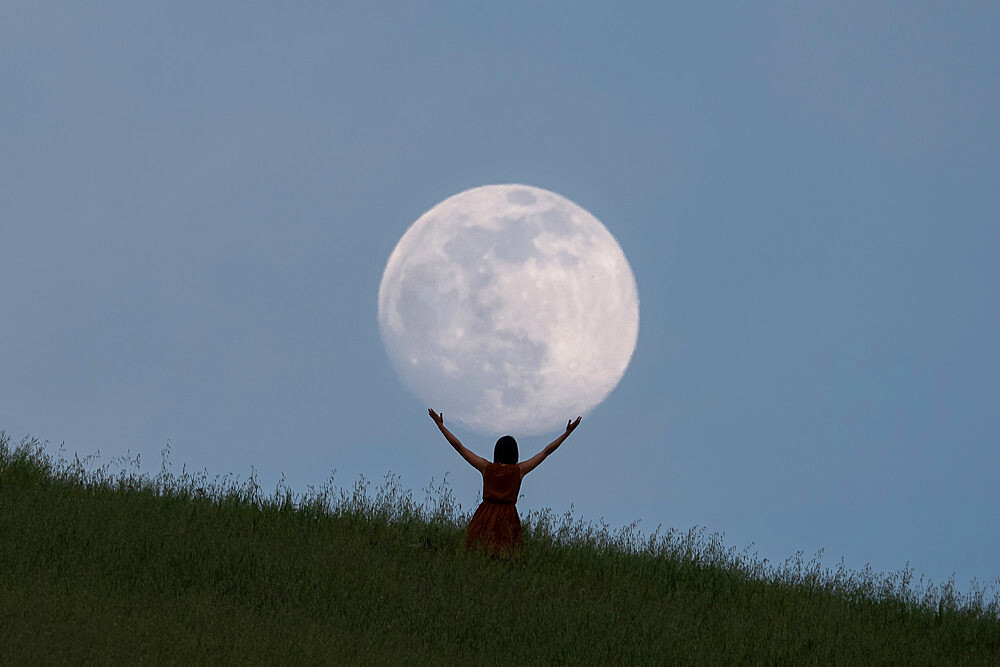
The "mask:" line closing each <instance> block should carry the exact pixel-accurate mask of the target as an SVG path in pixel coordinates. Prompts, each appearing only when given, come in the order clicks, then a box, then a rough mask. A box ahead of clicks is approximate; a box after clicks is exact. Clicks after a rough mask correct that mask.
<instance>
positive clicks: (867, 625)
mask: <svg viewBox="0 0 1000 667" xmlns="http://www.w3.org/2000/svg"><path fill="white" fill-rule="evenodd" d="M139 464H140V461H139V458H138V456H137V457H136V458H135V459H119V460H116V461H111V462H108V463H104V464H99V461H98V460H97V458H96V457H88V458H84V459H80V458H79V457H77V456H74V457H73V458H72V459H67V458H66V457H65V453H64V452H63V451H62V450H61V449H60V450H59V452H57V455H56V456H55V457H53V456H51V455H50V454H49V453H47V452H46V450H45V447H44V445H43V443H41V442H39V441H38V440H37V439H32V438H27V439H24V440H22V441H21V442H20V443H18V444H17V445H13V444H12V443H11V439H10V437H9V436H8V435H7V434H6V433H5V432H3V431H0V637H2V638H3V640H2V641H0V663H3V664H17V663H20V662H23V661H25V660H27V661H30V662H63V661H67V660H68V661H73V662H80V661H90V660H93V661H98V662H108V661H129V662H132V661H156V662H187V661H198V662H216V661H221V662H237V661H238V662H246V661H251V662H263V663H279V662H280V663H286V662H318V663H334V662H337V663H340V662H344V661H348V662H363V663H379V664H380V663H389V662H398V661H400V660H403V661H407V662H416V663H420V662H434V663H446V664H448V663H450V664H466V663H469V662H475V663H482V664H507V663H511V662H527V663H552V662H556V663H565V662H573V663H577V662H582V663H607V662H614V663H618V662H624V663H635V664H662V663H663V662H664V661H668V662H669V661H674V662H684V663H688V662H694V661H697V662H751V663H758V662H764V663H789V664H793V663H794V664H799V663H816V662H819V663H838V664H843V663H857V662H864V663H870V662H893V663H900V662H908V663H909V662H917V663H921V664H925V663H941V664H956V663H967V664H997V663H998V662H1000V592H997V591H996V590H995V587H989V588H988V587H984V586H981V585H979V584H978V583H975V582H973V584H972V586H971V588H970V590H969V592H967V593H961V592H959V591H957V590H956V587H955V585H954V581H952V580H949V581H947V582H944V583H943V584H935V583H932V582H929V581H925V580H924V579H923V578H917V579H916V580H915V577H914V572H913V570H912V569H909V568H907V569H904V570H903V571H902V572H898V573H888V574H885V573H876V572H873V571H872V570H871V569H870V568H866V569H864V570H862V571H851V570H848V569H846V568H845V567H844V565H843V562H841V564H840V566H839V567H837V568H828V567H824V566H823V565H822V564H821V554H817V555H816V557H814V558H812V559H810V560H807V559H806V558H805V557H804V556H803V554H801V553H799V554H796V555H795V556H793V557H791V558H789V559H788V560H786V561H784V562H782V563H770V562H768V561H767V560H764V559H760V558H759V557H758V556H757V555H756V554H754V553H751V552H750V551H749V550H744V551H736V550H735V549H733V548H731V547H727V546H726V545H725V543H724V540H723V537H722V536H721V535H718V534H711V533H708V532H707V531H705V530H704V529H691V530H687V531H677V530H673V529H671V530H667V531H660V530H657V531H655V532H653V533H652V534H651V535H643V534H642V533H641V532H640V531H639V530H638V528H637V526H636V525H635V524H633V525H630V526H626V527H624V528H620V529H612V528H611V527H610V526H608V525H607V524H605V523H598V524H594V523H590V522H584V521H581V520H578V519H576V518H575V517H574V516H573V514H572V512H569V513H566V514H563V515H556V514H553V513H552V512H550V511H541V512H527V513H525V514H524V515H523V516H522V523H523V527H524V538H525V540H524V549H523V551H522V552H521V554H520V555H519V556H518V557H515V558H506V559H500V560H491V559H489V558H486V557H483V556H480V555H478V554H468V553H466V552H465V550H464V531H465V525H466V523H467V521H468V519H469V512H468V511H466V510H464V509H463V508H462V506H461V505H460V503H459V502H457V501H456V499H455V497H454V495H453V493H452V490H451V489H450V487H449V486H448V485H447V482H446V480H443V481H441V482H440V483H437V484H435V483H433V482H432V483H431V484H430V485H429V486H428V487H427V488H426V489H424V494H423V495H424V498H423V500H422V501H417V500H415V499H414V497H413V493H412V491H410V490H408V489H405V488H403V486H402V485H401V483H400V479H399V478H398V477H397V476H395V475H392V474H391V473H390V474H387V475H386V477H385V479H384V480H383V482H382V484H381V485H380V486H378V487H377V488H374V489H373V488H372V486H373V485H372V484H371V482H370V481H368V480H366V479H365V478H363V477H362V478H361V479H359V480H358V481H357V482H355V483H354V484H353V486H351V487H350V488H348V489H344V488H341V487H338V486H337V485H336V484H335V483H334V481H333V478H332V477H331V479H330V480H328V481H327V482H326V483H325V484H323V485H321V486H319V487H310V488H308V489H307V490H306V491H305V492H303V493H295V492H294V491H293V490H292V489H290V488H288V486H287V485H285V484H284V483H283V482H282V483H279V484H278V485H277V488H276V489H275V490H274V491H273V492H271V493H265V492H264V491H263V490H262V489H261V488H260V486H259V484H258V480H257V478H256V475H255V474H251V476H250V477H249V478H248V479H246V480H240V479H239V478H238V477H233V476H225V477H215V478H209V477H208V476H207V474H205V473H200V474H191V473H188V472H187V471H186V469H182V470H181V472H180V474H174V473H173V472H172V471H171V466H170V464H169V452H168V451H164V453H163V461H162V464H161V470H160V472H159V474H157V475H152V476H151V475H145V474H142V473H140V472H139V468H140V465H139Z"/></svg>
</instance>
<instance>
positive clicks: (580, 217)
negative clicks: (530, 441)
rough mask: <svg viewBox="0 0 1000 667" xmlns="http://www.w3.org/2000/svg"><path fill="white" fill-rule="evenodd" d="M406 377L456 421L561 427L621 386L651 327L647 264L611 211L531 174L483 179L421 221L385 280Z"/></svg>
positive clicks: (534, 429) (474, 425) (387, 308)
mask: <svg viewBox="0 0 1000 667" xmlns="http://www.w3.org/2000/svg"><path fill="white" fill-rule="evenodd" d="M378 321H379V328H380V330H381V333H382V341H383V342H384V344H385V348H386V350H387V352H388V354H389V358H390V359H391V360H392V363H393V365H394V366H395V368H396V371H397V372H398V373H399V375H400V377H401V378H402V380H403V382H404V384H406V385H407V386H408V387H409V388H410V390H412V391H413V392H414V393H415V394H416V395H417V396H418V397H419V398H420V399H422V400H423V401H424V402H425V403H426V404H427V406H428V407H432V408H434V409H436V410H438V411H440V412H443V413H444V415H445V419H446V423H447V422H448V421H458V422H459V423H461V424H463V425H464V426H466V427H468V428H470V429H472V430H475V431H478V432H481V433H490V434H501V433H512V434H515V435H520V434H524V435H531V434H536V433H542V432H545V431H555V430H558V429H561V428H563V427H564V426H565V424H566V420H567V419H570V418H575V417H576V416H577V415H585V414H587V413H588V412H589V411H590V410H591V409H593V408H594V407H595V406H596V405H598V404H599V403H600V402H601V401H603V400H604V399H605V398H606V397H607V395H608V394H609V393H611V391H612V390H613V389H614V388H615V386H617V384H618V382H619V381H620V380H621V378H622V376H623V375H624V373H625V369H626V368H628V364H629V360H630V359H631V358H632V352H633V350H634V349H635V343H636V339H637V337H638V335H639V297H638V291H637V289H636V284H635V277H634V276H633V275H632V269H631V267H629V264H628V260H626V259H625V253H623V252H622V249H621V246H619V245H618V242H617V241H616V240H615V238H614V237H613V236H612V235H611V233H610V232H609V231H608V230H607V228H606V227H605V226H604V225H603V224H601V222H600V220H598V219H597V218H595V217H594V216H593V215H591V214H590V213H588V212H587V211H585V210H584V209H583V208H581V207H580V206H578V205H576V204H574V203H573V202H571V201H570V200H568V199H566V198H565V197H562V196H560V195H557V194H555V193H554V192H549V191H548V190H543V189H541V188H536V187H532V186H528V185H484V186H482V187H478V188H473V189H472V190H466V191H465V192H461V193H459V194H457V195H454V196H452V197H449V198H448V199H445V200H444V201H443V202H441V203H440V204H438V205H437V206H435V207H434V208H432V209H431V210H429V211H427V212H426V213H424V214H423V215H422V216H420V218H419V219H417V221H416V222H414V223H413V224H412V225H411V226H410V228H409V229H407V230H406V233H405V234H403V237H402V238H401V239H400V240H399V243H397V244H396V248H395V249H394V250H393V251H392V254H391V255H390V256H389V261H388V263H387V264H386V267H385V272H384V273H383V274H382V282H381V284H380V285H379V291H378Z"/></svg>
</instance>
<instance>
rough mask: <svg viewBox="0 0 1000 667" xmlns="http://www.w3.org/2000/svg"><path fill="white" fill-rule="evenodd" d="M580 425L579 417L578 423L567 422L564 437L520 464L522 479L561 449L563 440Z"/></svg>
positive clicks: (560, 437) (561, 436)
mask: <svg viewBox="0 0 1000 667" xmlns="http://www.w3.org/2000/svg"><path fill="white" fill-rule="evenodd" d="M579 425H580V417H577V418H576V421H568V422H566V431H565V432H564V433H563V434H562V435H560V436H559V437H558V438H556V439H555V440H553V441H552V442H550V443H549V444H547V445H545V449H543V450H542V451H540V452H538V453H537V454H535V455H534V456H532V457H531V458H530V459H528V460H527V461H522V462H521V463H518V464H517V465H518V467H519V468H520V469H521V477H524V476H525V475H527V474H528V473H529V472H531V471H532V470H534V469H535V468H537V467H538V464H539V463H541V462H542V461H544V460H545V459H546V458H547V457H548V455H549V454H551V453H552V452H554V451H556V450H557V449H559V445H561V444H563V440H565V439H566V438H568V437H569V434H570V433H572V432H573V431H574V429H576V427H577V426H579Z"/></svg>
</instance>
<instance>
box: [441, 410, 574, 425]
mask: <svg viewBox="0 0 1000 667" xmlns="http://www.w3.org/2000/svg"><path fill="white" fill-rule="evenodd" d="M427 414H429V415H430V416H431V419H433V420H434V423H435V424H437V425H438V426H444V415H443V414H440V415H439V414H438V413H436V412H434V410H432V409H431V408H427ZM577 421H580V420H579V419H577Z"/></svg>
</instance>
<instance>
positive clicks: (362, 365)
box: [0, 2, 1000, 584]
mask: <svg viewBox="0 0 1000 667" xmlns="http://www.w3.org/2000/svg"><path fill="white" fill-rule="evenodd" d="M703 4H704V3H692V6H691V7H688V8H672V9H668V8H664V7H663V6H662V5H661V3H649V4H634V5H628V6H616V5H608V4H606V3H601V4H596V3H563V4H555V3H551V4H544V5H542V6H536V4H535V3H488V4H487V3H476V4H473V3H432V4H419V3H402V4H400V5H395V6H394V5H393V4H391V3H357V4H355V5H350V4H347V3H292V4H291V5H288V4H285V5H281V6H278V5H270V4H267V3H194V2H191V3H128V2H117V3H116V2H104V3H93V4H91V5H89V6H84V5H81V4H79V3H36V2H7V3H4V5H3V7H2V8H0V43H2V44H3V45H4V56H3V58H2V59H0V90H2V91H3V94H2V95H0V118H2V123H0V428H4V429H6V430H7V431H8V432H10V433H12V434H13V435H14V436H15V437H21V436H23V435H26V434H32V435H36V436H38V437H40V438H42V439H45V440H49V441H50V443H52V445H53V447H54V446H55V445H57V444H58V443H60V442H65V444H66V447H67V449H68V450H70V451H71V452H72V451H77V452H80V453H81V454H86V453H90V452H94V451H96V450H100V452H101V455H102V458H104V459H107V458H110V457H113V456H117V455H120V454H124V453H125V452H126V451H131V452H132V453H133V454H134V453H136V452H140V453H141V455H142V458H143V460H144V461H145V463H146V465H147V467H148V468H149V469H151V470H155V469H158V466H159V457H160V450H161V449H162V448H163V447H164V445H165V444H166V443H167V442H168V441H169V443H170V447H171V451H172V459H173V461H174V463H175V465H176V466H178V467H179V465H180V464H187V465H188V467H189V469H195V470H202V469H204V470H207V471H208V472H209V473H210V474H213V475H214V474H223V473H235V474H240V475H241V476H246V474H248V473H249V471H250V466H251V465H252V466H254V467H255V468H256V469H257V470H258V472H259V473H260V476H261V479H262V480H263V481H264V484H265V487H267V486H273V484H274V483H275V482H276V481H277V480H278V479H279V478H280V477H281V475H282V474H284V475H285V476H286V478H287V480H288V481H289V483H290V484H291V485H292V486H293V488H296V489H299V490H304V489H305V487H306V485H307V484H320V483H322V482H323V481H325V480H326V479H327V478H328V477H329V473H330V471H331V470H332V469H333V468H336V469H337V471H338V472H337V475H336V478H335V479H336V481H338V482H339V483H340V484H343V485H350V484H352V483H353V482H354V480H355V479H356V478H357V475H358V474H360V473H363V474H365V475H366V476H368V477H369V478H374V479H379V478H381V477H382V475H383V474H384V473H385V472H386V471H388V470H392V471H393V472H395V473H398V474H400V475H402V478H403V483H404V484H405V485H407V486H409V487H411V488H413V489H415V490H416V491H417V493H418V495H420V492H419V490H420V489H422V488H423V487H424V486H426V484H427V483H428V482H429V481H430V480H431V478H432V477H433V478H435V479H440V478H441V476H442V475H443V474H445V473H448V479H449V481H450V482H451V484H452V485H453V487H454V488H455V491H456V494H457V496H458V498H459V499H460V500H462V501H463V503H464V504H465V505H466V506H469V505H472V504H473V503H474V501H475V496H476V493H477V490H478V488H479V486H480V480H479V479H477V477H478V476H477V474H476V473H475V471H473V470H472V469H471V468H469V467H468V466H467V465H466V464H465V463H464V462H463V461H462V460H461V459H460V458H459V457H458V456H456V455H455V454H454V452H453V451H452V450H451V449H450V448H449V447H448V446H447V444H446V443H445V442H444V440H443V439H442V438H441V437H440V435H439V434H438V432H437V430H436V429H435V428H434V425H433V424H432V423H431V422H430V420H429V419H428V417H427V414H426V408H427V407H428V406H424V405H422V404H421V403H419V402H418V401H417V400H416V399H415V398H413V397H412V396H410V395H409V394H408V393H407V392H406V391H405V389H404V388H403V387H402V385H401V383H400V382H399V380H398V379H397V377H396V376H395V374H394V372H393V370H392V367H391V365H390V363H389V361H388V358H387V357H386V355H385V352H384V350H383V349H382V345H381V341H380V339H379V335H378V324H377V319H376V297H377V290H378V283H379V279H380V277H381V272H382V270H383V268H384V266H385V262H386V260H387V259H388V256H389V253H390V252H391V251H392V249H393V247H394V245H395V243H396V241H397V240H398V239H399V237H400V236H401V235H402V234H403V232H404V231H405V230H406V228H407V227H408V226H409V225H410V224H411V223H412V222H413V221H414V220H415V219H416V218H417V217H418V216H419V215H420V214H421V213H423V212H424V211H425V210H427V209H428V208H430V207H431V206H433V205H434V204H436V203H437V202H439V201H441V200H442V199H444V198H446V197H447V196H449V195H452V194H455V193H457V192H459V191H461V190H464V189H467V188H470V187H474V186H477V185H483V184H487V183H506V182H520V183H528V184H532V185H536V186H538V187H542V188H546V189H549V190H552V191H555V192H558V193H560V194H562V195H564V196H566V197H568V198H569V199H571V200H573V201H575V202H577V203H578V204H580V205H581V206H583V207H584V208H586V209H588V210H589V211H591V212H592V213H593V214H594V215H596V216H597V217H598V218H600V219H601V220H602V221H603V222H604V224H605V225H606V226H607V227H608V228H609V229H610V230H611V232H612V233H613V234H614V235H615V236H616V238H617V239H618V241H619V242H620V244H621V245H622V248H623V249H624V251H625V254H626V256H627V257H628V258H629V261H630V262H631V265H632V269H633V271H634V273H635V276H636V281H637V284H638V288H639V296H640V299H641V303H642V310H641V323H640V331H639V342H638V345H637V347H636V351H635V355H634V356H633V359H632V364H631V366H630V368H629V371H628V372H627V374H626V375H625V377H624V379H623V381H622V383H621V384H620V385H619V387H618V389H617V390H616V391H615V392H613V393H612V395H611V396H610V397H609V399H608V400H607V401H606V402H605V403H604V404H603V405H602V406H600V407H598V408H597V409H596V410H595V411H594V412H593V413H592V414H591V415H590V416H589V417H588V419H586V420H585V421H584V422H583V424H582V425H581V427H580V429H579V430H578V431H577V432H576V433H574V434H573V436H572V437H571V439H570V440H569V441H568V442H567V443H566V444H565V445H564V446H563V448H561V449H560V450H559V452H558V453H557V454H556V455H555V456H554V457H553V458H552V459H550V460H549V461H547V462H546V463H545V465H544V466H542V467H541V468H539V469H538V471H536V472H534V473H532V476H531V477H529V478H528V479H527V480H526V482H525V485H524V487H523V493H524V498H523V499H522V500H521V501H520V503H519V507H520V508H521V510H522V512H523V511H524V510H526V509H530V508H536V507H551V508H553V509H554V510H556V511H559V512H562V511H564V510H566V509H567V508H568V507H569V506H570V504H573V505H574V506H575V508H576V512H577V514H578V515H582V516H583V517H584V518H588V519H597V518H599V517H604V518H606V519H607V520H608V521H609V522H611V523H612V524H613V525H623V524H626V523H629V522H631V521H632V520H634V519H640V520H641V524H640V526H641V527H642V528H644V529H646V530H651V529H653V528H655V527H656V525H657V524H661V523H662V524H663V525H664V526H665V527H671V526H673V527H677V528H680V529H686V528H688V527H690V526H692V525H699V526H707V527H708V529H709V530H712V531H722V532H725V534H726V540H727V542H728V543H729V544H731V545H733V546H736V547H738V548H741V549H742V548H743V547H745V546H747V545H748V544H750V543H751V542H753V543H755V549H757V550H758V551H759V552H760V553H761V555H762V556H766V557H768V558H771V559H777V560H782V559H784V558H785V557H787V556H790V555H792V554H793V553H794V552H795V551H796V550H799V549H801V550H804V551H805V552H806V553H807V554H811V553H813V552H815V551H816V550H817V549H820V548H824V549H825V554H826V559H827V561H829V562H834V561H836V560H837V559H839V558H840V557H841V556H844V557H845V559H846V562H847V564H848V565H849V566H851V567H855V568H857V567H862V566H864V565H865V563H869V562H870V563H871V564H872V566H873V567H875V568H876V569H879V570H899V569H901V568H902V567H903V566H904V564H905V563H906V562H910V563H911V564H912V566H913V567H915V568H916V570H917V572H918V573H925V574H927V575H929V576H931V577H932V578H934V579H936V580H940V579H943V578H946V577H947V576H949V575H951V574H952V573H955V574H956V577H957V579H958V581H959V583H960V584H961V583H964V582H967V581H968V579H969V578H971V577H976V578H978V579H979V580H981V581H992V580H993V579H994V578H995V577H997V576H1000V563H998V561H997V559H996V556H995V554H997V553H1000V532H998V530H997V528H996V521H995V518H996V516H998V515H1000V500H998V497H997V494H996V492H995V486H996V479H997V474H996V471H997V469H998V468H1000V437H998V432H1000V428H998V427H1000V417H998V414H1000V410H998V409H997V406H998V404H1000V381H998V377H1000V355H998V351H997V341H998V339H1000V309H998V307H997V305H996V304H997V301H996V296H995V294H994V292H995V291H996V285H998V284H1000V269H998V263H997V259H996V258H997V256H998V254H1000V224H998V222H1000V215H998V213H1000V205H998V199H997V192H998V191H1000V157H998V156H1000V121H998V119H1000V74H998V68H997V63H998V62H1000V43H998V41H997V40H996V35H997V34H998V33H1000V8H998V7H996V6H995V5H991V4H990V3H978V4H977V3H960V4H961V6H959V5H958V4H945V3H939V4H936V5H934V6H929V5H927V4H925V3H902V2H901V3H830V4H831V5H833V4H835V6H821V5H819V4H815V3H808V4H807V3H775V4H766V3H749V4H746V3H732V4H724V5H718V6H714V7H711V8H709V7H706V6H703ZM434 407H436V408H438V409H440V410H444V412H445V414H446V416H447V412H448V409H447V406H434ZM458 434H459V435H460V436H461V437H463V438H465V440H466V444H467V445H469V446H470V447H472V448H473V449H475V450H477V451H479V452H480V453H484V454H488V453H489V451H491V448H492V440H490V439H489V438H484V437H482V436H478V435H474V434H471V433H463V432H461V431H459V432H458ZM515 435H516V434H515ZM555 435H556V433H553V434H551V436H541V437H532V438H522V439H521V441H520V442H521V449H522V453H524V454H526V455H530V454H532V453H534V452H535V451H537V449H538V448H540V447H541V446H542V445H544V444H545V443H546V442H547V441H548V440H549V439H551V437H554V436H555Z"/></svg>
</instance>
